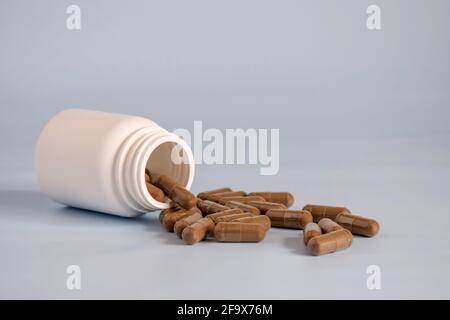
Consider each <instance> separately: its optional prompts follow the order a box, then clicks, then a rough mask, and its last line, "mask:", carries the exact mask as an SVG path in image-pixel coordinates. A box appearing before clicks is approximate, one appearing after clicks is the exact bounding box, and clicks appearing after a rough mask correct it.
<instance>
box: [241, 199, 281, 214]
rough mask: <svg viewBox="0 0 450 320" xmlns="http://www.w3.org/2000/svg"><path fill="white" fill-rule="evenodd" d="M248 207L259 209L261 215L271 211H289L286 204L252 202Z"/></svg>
mask: <svg viewBox="0 0 450 320" xmlns="http://www.w3.org/2000/svg"><path fill="white" fill-rule="evenodd" d="M248 205H250V206H253V207H255V208H258V209H259V211H260V212H261V214H265V213H266V212H267V211H268V210H270V209H285V210H286V209H287V208H286V206H285V205H284V204H281V203H275V202H266V201H250V202H249V203H248Z"/></svg>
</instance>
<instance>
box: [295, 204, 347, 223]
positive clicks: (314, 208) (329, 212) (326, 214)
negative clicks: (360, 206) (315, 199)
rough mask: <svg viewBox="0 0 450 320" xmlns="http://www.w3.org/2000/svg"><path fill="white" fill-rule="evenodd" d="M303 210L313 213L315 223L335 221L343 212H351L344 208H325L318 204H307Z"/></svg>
mask: <svg viewBox="0 0 450 320" xmlns="http://www.w3.org/2000/svg"><path fill="white" fill-rule="evenodd" d="M303 210H307V211H309V212H311V214H312V216H313V220H314V222H315V223H317V222H319V221H320V220H321V219H323V218H330V219H331V220H334V218H336V216H337V215H338V214H339V213H341V212H348V213H350V210H348V209H347V208H344V207H333V206H323V205H318V204H307V205H306V206H304V207H303Z"/></svg>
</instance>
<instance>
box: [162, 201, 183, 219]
mask: <svg viewBox="0 0 450 320" xmlns="http://www.w3.org/2000/svg"><path fill="white" fill-rule="evenodd" d="M180 210H184V209H183V208H181V207H180V206H179V205H174V206H171V207H170V208H167V209H164V210H162V211H161V213H160V214H159V222H160V223H163V219H164V216H165V215H166V214H167V213H170V212H177V211H180Z"/></svg>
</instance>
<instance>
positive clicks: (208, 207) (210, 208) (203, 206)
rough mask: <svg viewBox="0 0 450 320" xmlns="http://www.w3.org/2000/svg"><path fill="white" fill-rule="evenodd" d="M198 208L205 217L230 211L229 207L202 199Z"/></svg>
mask: <svg viewBox="0 0 450 320" xmlns="http://www.w3.org/2000/svg"><path fill="white" fill-rule="evenodd" d="M197 207H198V208H199V209H200V210H201V211H202V212H203V215H204V216H207V215H209V214H212V213H216V212H220V211H225V210H228V209H230V208H229V207H228V206H224V205H221V204H218V203H215V202H213V201H209V200H200V199H199V200H197Z"/></svg>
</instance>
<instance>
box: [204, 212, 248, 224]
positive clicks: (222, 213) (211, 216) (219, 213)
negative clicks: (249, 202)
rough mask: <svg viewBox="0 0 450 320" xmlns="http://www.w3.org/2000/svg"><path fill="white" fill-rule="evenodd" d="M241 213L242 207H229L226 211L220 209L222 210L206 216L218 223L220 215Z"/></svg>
mask: <svg viewBox="0 0 450 320" xmlns="http://www.w3.org/2000/svg"><path fill="white" fill-rule="evenodd" d="M239 213H243V212H242V210H241V209H228V210H225V211H220V212H216V213H213V214H209V215H207V216H206V217H208V218H209V219H211V220H212V221H213V222H214V223H217V219H218V218H220V217H224V216H229V215H235V214H239Z"/></svg>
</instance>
